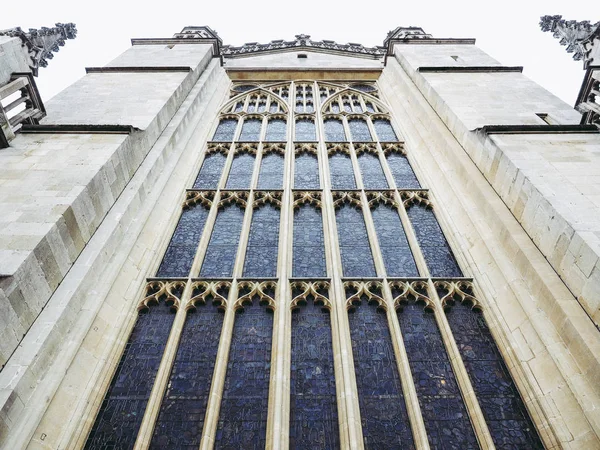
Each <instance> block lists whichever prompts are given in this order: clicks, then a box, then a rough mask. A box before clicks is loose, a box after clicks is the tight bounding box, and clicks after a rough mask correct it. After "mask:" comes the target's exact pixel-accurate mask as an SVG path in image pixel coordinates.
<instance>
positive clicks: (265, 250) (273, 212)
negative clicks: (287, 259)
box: [244, 204, 279, 277]
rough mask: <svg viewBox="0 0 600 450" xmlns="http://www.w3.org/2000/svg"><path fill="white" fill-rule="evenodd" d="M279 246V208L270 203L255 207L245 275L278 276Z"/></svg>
mask: <svg viewBox="0 0 600 450" xmlns="http://www.w3.org/2000/svg"><path fill="white" fill-rule="evenodd" d="M278 246H279V209H277V208H276V207H274V206H272V205H270V204H266V205H263V206H261V207H259V208H255V209H254V212H253V213H252V223H251V224H250V234H249V237H248V247H247V248H246V259H245V261H244V276H245V277H275V276H277V249H278Z"/></svg>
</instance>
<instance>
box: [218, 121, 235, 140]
mask: <svg viewBox="0 0 600 450" xmlns="http://www.w3.org/2000/svg"><path fill="white" fill-rule="evenodd" d="M237 123H238V121H237V119H221V121H220V122H219V125H218V126H217V130H216V131H215V135H214V136H213V141H218V142H231V141H233V138H234V136H235V129H236V127H237Z"/></svg>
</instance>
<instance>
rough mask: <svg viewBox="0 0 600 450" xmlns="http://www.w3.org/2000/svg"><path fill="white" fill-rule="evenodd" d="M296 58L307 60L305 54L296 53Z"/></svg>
mask: <svg viewBox="0 0 600 450" xmlns="http://www.w3.org/2000/svg"><path fill="white" fill-rule="evenodd" d="M298 58H300V59H306V58H308V55H307V54H306V53H298Z"/></svg>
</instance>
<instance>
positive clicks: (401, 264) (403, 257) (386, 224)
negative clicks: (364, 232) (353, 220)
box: [371, 205, 419, 277]
mask: <svg viewBox="0 0 600 450" xmlns="http://www.w3.org/2000/svg"><path fill="white" fill-rule="evenodd" d="M371 216H372V217H373V223H374V225H375V231H376V233H377V240H378V241H379V248H380V249H381V256H382V257H383V262H384V264H385V270H386V272H387V275H388V276H389V277H418V276H419V271H418V270H417V266H416V265H415V259H414V257H413V254H412V252H411V250H410V247H409V245H408V240H407V239H406V234H404V227H402V222H401V221H400V216H399V215H398V211H397V210H396V209H395V208H393V207H390V206H387V205H378V206H377V207H376V208H374V209H373V210H372V211H371Z"/></svg>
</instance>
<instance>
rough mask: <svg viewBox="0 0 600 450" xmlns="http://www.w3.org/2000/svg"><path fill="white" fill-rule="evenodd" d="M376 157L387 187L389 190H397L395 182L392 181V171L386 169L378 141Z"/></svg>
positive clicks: (381, 148)
mask: <svg viewBox="0 0 600 450" xmlns="http://www.w3.org/2000/svg"><path fill="white" fill-rule="evenodd" d="M377 156H378V157H379V164H381V168H382V169H383V174H384V175H385V179H386V181H387V184H388V186H389V187H390V189H394V190H395V189H397V188H398V187H397V186H396V180H394V176H393V175H392V171H391V170H390V168H389V167H388V164H387V159H386V157H385V153H383V147H382V146H381V143H380V142H379V141H377Z"/></svg>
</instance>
